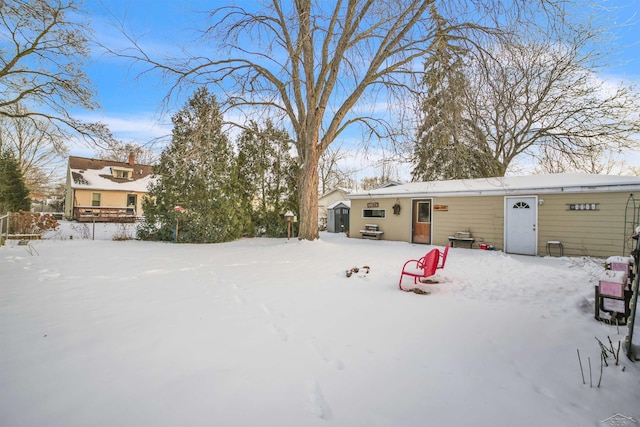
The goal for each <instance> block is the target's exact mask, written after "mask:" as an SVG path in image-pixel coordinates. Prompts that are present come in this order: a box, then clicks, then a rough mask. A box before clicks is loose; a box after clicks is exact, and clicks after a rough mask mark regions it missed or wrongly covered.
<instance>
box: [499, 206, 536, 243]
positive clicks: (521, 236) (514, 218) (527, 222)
mask: <svg viewBox="0 0 640 427" xmlns="http://www.w3.org/2000/svg"><path fill="white" fill-rule="evenodd" d="M504 219H505V221H504V235H505V252H507V253H511V254H521V255H536V252H537V239H538V232H537V225H538V204H537V200H536V197H507V198H505V217H504Z"/></svg>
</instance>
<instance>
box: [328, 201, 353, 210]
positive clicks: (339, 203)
mask: <svg viewBox="0 0 640 427" xmlns="http://www.w3.org/2000/svg"><path fill="white" fill-rule="evenodd" d="M340 205H342V206H344V207H347V208H350V207H351V200H338V201H337V202H334V203H331V204H330V205H329V207H328V208H327V209H335V208H337V207H338V206H340Z"/></svg>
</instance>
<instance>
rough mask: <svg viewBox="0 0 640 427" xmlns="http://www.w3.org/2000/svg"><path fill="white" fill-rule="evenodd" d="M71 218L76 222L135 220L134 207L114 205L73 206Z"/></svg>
mask: <svg viewBox="0 0 640 427" xmlns="http://www.w3.org/2000/svg"><path fill="white" fill-rule="evenodd" d="M73 219H75V220H77V221H78V222H135V221H136V219H137V215H136V210H135V208H128V207H115V206H75V207H74V208H73Z"/></svg>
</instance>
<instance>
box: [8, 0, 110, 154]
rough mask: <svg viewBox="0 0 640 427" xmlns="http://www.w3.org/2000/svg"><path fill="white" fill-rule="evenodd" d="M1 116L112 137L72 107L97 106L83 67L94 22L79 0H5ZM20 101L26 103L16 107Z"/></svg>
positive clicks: (59, 129)
mask: <svg viewBox="0 0 640 427" xmlns="http://www.w3.org/2000/svg"><path fill="white" fill-rule="evenodd" d="M0 3H1V4H0V93H1V94H2V96H1V97H0V117H11V118H38V119H41V120H46V121H48V122H50V123H51V125H52V126H54V127H55V128H56V133H64V134H75V135H78V134H79V135H80V136H82V137H84V138H87V139H88V140H91V141H93V142H103V143H104V142H108V141H110V139H111V135H110V133H109V131H108V129H107V128H106V127H105V126H104V125H102V124H100V123H85V122H82V121H80V120H77V119H75V118H74V117H72V116H71V114H70V113H69V109H70V108H78V107H80V108H85V109H89V110H91V109H95V108H97V106H98V105H97V103H96V102H95V101H94V100H93V88H92V87H91V83H90V81H89V78H88V77H87V75H86V74H85V73H84V71H83V70H82V66H83V63H84V59H85V58H86V57H87V56H88V54H89V47H88V39H87V37H88V36H89V35H90V34H91V28H90V27H89V26H88V24H87V23H86V20H84V18H79V16H78V15H80V16H81V15H82V11H81V10H80V7H79V6H78V4H77V3H76V1H75V0H3V1H2V2H0ZM17 104H22V105H23V106H24V108H20V109H16V108H12V107H15V106H16V105H17Z"/></svg>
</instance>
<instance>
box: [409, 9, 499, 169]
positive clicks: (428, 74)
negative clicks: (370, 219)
mask: <svg viewBox="0 0 640 427" xmlns="http://www.w3.org/2000/svg"><path fill="white" fill-rule="evenodd" d="M431 15H432V17H433V21H434V22H435V23H436V33H437V36H435V37H434V39H433V43H432V49H431V50H432V54H431V55H430V56H429V57H428V58H427V60H426V61H425V74H424V80H423V85H424V86H425V87H426V96H425V99H424V101H423V103H422V114H423V122H422V125H421V126H420V128H419V130H418V137H417V141H416V143H415V147H414V169H413V171H412V177H413V180H414V181H420V180H422V181H433V180H438V179H462V178H479V177H488V176H496V175H497V174H498V175H500V172H499V167H498V165H497V163H496V161H495V160H494V159H493V156H492V155H491V153H490V152H489V151H488V148H487V144H486V141H485V138H484V135H483V134H482V133H481V132H480V131H479V129H478V128H477V126H476V125H475V124H474V123H473V121H471V120H470V119H469V118H468V117H467V116H466V115H465V113H464V108H463V107H464V102H466V101H465V99H466V98H465V91H466V90H467V89H468V87H469V82H468V80H467V78H466V76H465V74H464V62H463V61H464V58H465V55H466V50H465V49H464V48H463V47H461V46H458V45H456V44H455V43H453V40H454V38H455V36H454V35H452V34H450V33H449V29H448V25H447V21H446V20H445V19H444V18H443V17H442V16H440V15H439V14H438V13H437V11H436V9H435V6H431Z"/></svg>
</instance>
